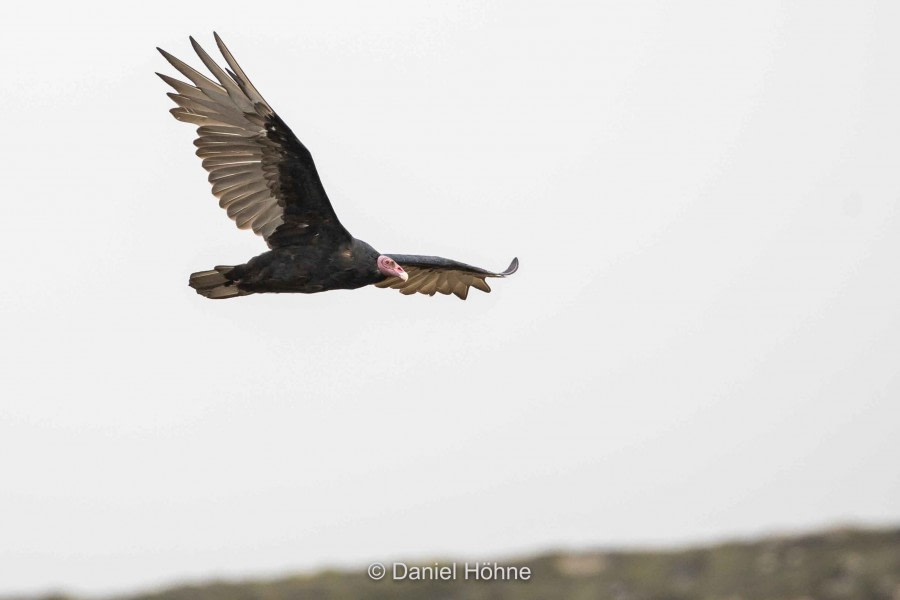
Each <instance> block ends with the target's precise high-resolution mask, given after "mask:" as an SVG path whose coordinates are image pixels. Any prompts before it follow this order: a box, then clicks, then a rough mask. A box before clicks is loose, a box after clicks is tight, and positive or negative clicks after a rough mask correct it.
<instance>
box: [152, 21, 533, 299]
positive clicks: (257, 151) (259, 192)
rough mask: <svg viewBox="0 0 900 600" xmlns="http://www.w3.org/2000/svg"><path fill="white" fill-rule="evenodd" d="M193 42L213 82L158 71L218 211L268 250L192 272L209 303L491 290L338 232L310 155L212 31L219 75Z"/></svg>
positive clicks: (458, 269) (436, 264)
mask: <svg viewBox="0 0 900 600" xmlns="http://www.w3.org/2000/svg"><path fill="white" fill-rule="evenodd" d="M191 43H192V44H193V46H194V49H195V50H196V51H197V54H198V55H199V57H200V59H201V60H202V61H203V63H204V64H205V65H206V66H207V67H208V68H209V69H210V71H211V72H212V73H213V75H214V76H215V77H216V79H217V80H218V83H217V82H215V81H212V80H211V79H208V78H207V77H205V76H204V75H202V74H200V73H199V72H197V71H195V70H194V69H192V68H191V67H189V66H188V65H186V64H185V63H183V62H181V61H180V60H178V59H177V58H175V57H174V56H172V55H170V54H168V53H166V52H165V51H163V50H160V52H162V54H163V56H165V58H166V59H167V60H168V61H169V62H170V63H171V64H172V65H173V66H174V67H175V68H176V69H178V70H179V71H180V72H181V73H182V74H183V75H184V76H185V77H187V78H188V79H189V80H191V82H192V83H193V84H194V85H190V84H187V83H185V82H182V81H179V80H177V79H173V78H171V77H168V76H165V75H160V77H162V79H163V80H164V81H166V83H168V84H169V85H171V86H172V87H173V88H174V89H175V90H176V92H177V93H175V94H169V96H170V97H171V98H172V99H173V100H174V101H175V102H176V103H177V104H178V108H175V109H172V114H173V115H174V116H175V118H176V119H178V120H180V121H187V122H190V123H194V124H196V125H199V127H198V129H197V133H198V136H199V137H198V138H197V140H196V141H195V142H194V144H195V145H196V146H197V147H198V150H197V155H198V156H199V157H200V158H202V159H203V167H204V168H205V169H206V170H207V171H209V181H210V183H211V184H212V191H213V194H214V195H215V196H217V197H218V198H219V205H220V206H221V207H222V208H225V209H226V210H227V212H228V216H229V217H231V218H232V219H234V220H235V222H236V223H237V225H238V227H240V228H252V229H253V231H254V232H256V233H258V234H259V235H261V236H263V238H264V239H265V240H266V242H267V243H268V245H269V248H270V250H269V251H268V252H264V253H263V254H260V255H259V256H256V257H255V258H252V259H251V260H249V261H248V262H247V263H245V264H242V265H236V266H218V267H216V268H215V269H212V270H209V271H200V272H198V273H193V274H192V275H191V278H190V282H189V283H190V285H191V287H193V288H194V289H195V290H197V292H198V293H199V294H201V295H203V296H206V297H207V298H216V299H220V298H234V297H238V296H246V295H248V294H255V293H266V292H275V293H283V292H293V293H305V294H310V293H315V292H322V291H328V290H337V289H356V288H360V287H364V286H367V285H373V284H374V285H376V286H377V287H392V288H396V289H399V290H400V292H401V293H403V294H412V293H415V292H419V293H423V294H428V295H434V294H435V293H442V294H451V293H452V294H455V295H456V296H458V297H459V298H462V299H465V298H466V296H467V294H468V289H469V287H470V286H471V287H477V288H478V289H480V290H482V291H485V292H489V291H490V287H489V286H488V285H487V283H486V282H485V278H487V277H505V276H507V275H511V274H512V273H514V272H515V271H516V269H517V267H518V260H517V259H513V262H512V263H510V266H509V268H507V269H506V271H503V272H501V273H492V272H490V271H486V270H484V269H479V268H477V267H472V266H470V265H466V264H463V263H460V262H456V261H452V260H449V259H445V258H440V257H436V256H420V255H404V254H381V253H379V252H378V251H376V250H375V249H374V248H373V247H372V246H370V245H369V244H367V243H366V242H363V241H361V240H358V239H356V238H354V237H353V236H352V235H350V233H349V232H348V231H347V230H346V229H344V227H343V225H341V223H340V221H339V220H338V218H337V215H336V214H335V212H334V209H333V208H332V206H331V203H330V202H329V200H328V197H327V195H326V194H325V189H324V187H323V186H322V182H321V180H320V179H319V176H318V173H317V171H316V167H315V164H314V163H313V160H312V155H311V154H310V153H309V151H308V150H307V149H306V147H305V146H304V145H303V144H302V143H301V142H300V140H299V139H297V137H296V136H295V135H294V134H293V133H292V132H291V130H290V128H288V126H287V125H286V124H285V123H284V122H283V121H282V120H281V118H280V117H279V116H278V115H277V114H275V112H274V111H273V110H272V108H271V107H270V106H269V104H268V103H267V102H266V101H265V100H264V99H263V98H262V96H261V95H260V94H259V92H258V91H257V90H256V88H255V87H254V86H253V84H251V83H250V80H249V79H248V78H247V76H246V74H244V72H243V70H242V69H241V68H240V66H238V64H237V62H236V61H235V60H234V57H233V56H232V55H231V53H230V52H229V51H228V49H227V48H226V47H225V45H224V44H223V43H222V40H221V39H220V38H219V36H218V35H216V43H217V44H218V46H219V49H220V50H221V52H222V55H223V56H224V58H225V61H226V62H227V64H228V67H229V71H228V72H225V71H223V70H222V69H221V68H220V67H219V66H218V65H217V64H216V63H215V62H214V61H213V60H212V59H211V58H210V57H209V55H207V54H206V52H205V51H204V50H203V49H202V48H201V47H200V46H199V44H197V43H196V42H195V41H194V40H193V38H191Z"/></svg>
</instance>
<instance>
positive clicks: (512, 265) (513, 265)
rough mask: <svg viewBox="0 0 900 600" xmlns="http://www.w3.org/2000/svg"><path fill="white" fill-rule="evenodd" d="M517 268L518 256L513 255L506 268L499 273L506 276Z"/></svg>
mask: <svg viewBox="0 0 900 600" xmlns="http://www.w3.org/2000/svg"><path fill="white" fill-rule="evenodd" d="M518 270H519V257H514V258H513V259H512V262H511V263H509V266H508V267H506V270H505V271H503V272H502V273H500V275H501V276H503V277H508V276H510V275H512V274H513V273H515V272H516V271H518Z"/></svg>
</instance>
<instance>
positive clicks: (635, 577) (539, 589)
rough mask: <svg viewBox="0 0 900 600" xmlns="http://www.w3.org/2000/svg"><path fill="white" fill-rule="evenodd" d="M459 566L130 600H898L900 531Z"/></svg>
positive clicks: (198, 589) (183, 589) (210, 586)
mask: <svg viewBox="0 0 900 600" xmlns="http://www.w3.org/2000/svg"><path fill="white" fill-rule="evenodd" d="M464 562H465V561H464V560H458V561H456V563H457V564H458V565H460V567H459V570H458V576H457V579H456V580H455V581H400V582H396V581H391V580H390V579H391V573H390V568H391V563H387V566H388V570H389V572H388V575H387V576H386V577H385V579H384V580H382V581H372V580H370V579H369V578H368V577H367V575H366V573H365V571H364V570H363V569H360V570H359V571H348V572H324V573H319V574H315V575H309V576H296V577H289V578H284V579H278V580H273V581H247V582H211V583H205V584H199V585H186V586H179V587H173V588H170V589H165V590H162V591H158V592H153V593H145V594H139V595H135V596H131V597H130V598H129V600H305V599H315V600H345V599H347V600H349V599H358V598H366V599H375V600H379V599H385V600H387V599H396V600H418V599H423V600H424V599H428V600H444V599H446V600H451V599H471V600H505V599H516V600H528V599H531V598H534V599H538V598H540V599H573V600H581V599H606V598H608V599H610V600H644V599H647V600H649V599H679V600H688V599H692V598H697V599H701V598H702V599H707V600H709V599H723V600H724V599H728V600H738V599H741V600H744V599H746V600H756V599H759V600H763V599H766V600H778V599H785V600H788V599H791V600H798V599H817V600H831V599H834V600H837V599H845V598H854V599H857V598H858V599H884V600H900V529H886V530H862V529H841V530H832V531H827V532H824V533H819V534H813V535H802V536H783V537H782V536H779V537H771V538H765V539H762V540H758V541H751V542H730V543H722V544H718V545H714V546H708V547H701V548H689V549H682V550H666V551H590V552H578V553H566V552H560V553H551V554H546V555H543V556H539V557H536V558H527V559H521V560H515V559H514V560H508V561H501V562H500V564H501V565H515V566H516V567H529V568H530V569H531V572H532V575H531V578H530V580H529V581H492V582H473V581H466V580H463V575H462V571H461V569H462V565H463V564H464ZM407 564H408V565H410V566H412V565H414V564H416V563H412V562H409V563H407ZM424 564H427V565H433V564H434V563H433V562H429V563H424ZM439 564H440V565H450V564H452V561H442V562H440V563H439ZM50 598H51V597H47V600H49V599H50ZM53 598H62V597H60V596H55V597H53ZM122 600H125V599H124V598H123V599H122Z"/></svg>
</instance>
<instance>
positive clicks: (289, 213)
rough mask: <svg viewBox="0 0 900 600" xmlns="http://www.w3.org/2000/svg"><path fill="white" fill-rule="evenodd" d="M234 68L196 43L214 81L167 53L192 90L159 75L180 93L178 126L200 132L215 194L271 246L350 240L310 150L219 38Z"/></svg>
mask: <svg viewBox="0 0 900 600" xmlns="http://www.w3.org/2000/svg"><path fill="white" fill-rule="evenodd" d="M215 38H216V44H218V46H219V50H220V51H221V52H222V56H223V57H224V58H225V62H226V63H227V64H228V67H229V69H228V71H225V70H223V69H222V68H221V67H220V66H219V65H217V64H216V63H215V61H213V59H212V58H210V56H209V55H208V54H207V53H206V52H205V51H204V50H203V48H201V47H200V45H199V44H198V43H197V42H196V41H195V40H194V38H191V44H192V45H193V47H194V50H195V51H196V52H197V55H198V56H199V57H200V60H202V61H203V64H205V65H206V67H207V68H208V69H209V70H210V72H212V74H213V76H214V77H215V78H216V79H217V80H218V82H216V81H212V80H211V79H209V78H207V77H205V76H204V75H203V74H201V73H199V72H197V71H195V70H194V69H192V68H191V67H189V66H188V65H187V64H185V63H183V62H181V61H180V60H178V59H177V58H175V57H174V56H172V55H171V54H169V53H168V52H166V51H165V50H162V49H159V48H157V49H158V50H159V51H160V52H161V53H162V55H163V56H164V57H165V58H166V60H168V61H169V63H171V64H172V66H173V67H175V68H176V69H178V70H179V71H180V72H181V74H182V75H184V76H185V77H186V78H187V79H188V80H190V81H191V83H193V85H190V84H188V83H185V82H183V81H180V80H178V79H173V78H172V77H168V76H166V75H162V74H160V73H157V75H159V76H160V77H161V78H162V79H163V81H165V82H166V83H168V84H169V85H171V86H172V87H173V88H174V89H175V92H176V93H170V94H169V97H170V98H172V100H174V101H175V103H176V104H177V105H178V108H173V109H172V110H171V112H172V115H174V117H175V118H176V119H178V120H179V121H187V122H188V123H193V124H195V125H199V127H198V128H197V139H196V140H195V141H194V145H195V146H197V156H199V157H200V158H202V159H203V168H204V169H206V170H207V171H209V182H210V183H211V184H212V191H213V194H214V195H215V196H216V197H217V198H219V206H221V207H222V208H224V209H225V210H226V211H227V212H228V216H229V217H231V218H232V219H233V220H234V221H235V222H236V223H237V226H238V227H240V228H241V229H247V228H252V229H253V231H254V232H255V233H258V234H259V235H261V236H262V237H263V239H265V240H266V242H267V243H268V244H269V247H271V248H275V247H277V246H282V245H287V244H302V243H305V241H306V240H311V239H313V237H314V236H315V235H316V234H318V235H319V236H321V237H323V238H325V239H326V240H327V239H332V240H335V241H340V240H345V239H350V234H349V233H348V232H347V230H346V229H344V227H343V226H342V225H341V223H340V221H338V218H337V215H336V214H335V213H334V209H333V208H332V207H331V203H330V202H329V201H328V196H327V195H326V194H325V188H324V187H323V186H322V181H321V180H320V179H319V174H318V173H317V172H316V166H315V164H314V163H313V159H312V155H311V154H310V153H309V150H307V149H306V147H305V146H304V145H303V144H302V143H301V142H300V140H299V139H297V137H296V136H295V135H294V134H293V133H292V132H291V130H290V129H289V128H288V126H287V125H285V124H284V121H282V120H281V118H280V117H279V116H278V115H277V114H275V111H274V110H272V107H271V106H269V103H268V102H266V101H265V100H264V99H263V97H262V96H261V95H260V93H259V92H258V91H257V89H256V88H255V87H254V86H253V84H252V83H250V79H248V78H247V75H246V74H245V73H244V71H243V69H241V67H240V66H239V65H238V64H237V62H236V61H235V60H234V57H233V56H232V55H231V52H229V51H228V48H226V47H225V44H224V43H222V39H221V38H220V37H219V36H218V34H215Z"/></svg>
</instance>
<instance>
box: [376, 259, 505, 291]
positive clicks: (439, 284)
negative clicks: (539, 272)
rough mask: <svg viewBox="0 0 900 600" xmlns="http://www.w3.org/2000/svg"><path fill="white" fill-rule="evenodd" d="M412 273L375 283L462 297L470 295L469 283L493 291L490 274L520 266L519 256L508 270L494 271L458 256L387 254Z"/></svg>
mask: <svg viewBox="0 0 900 600" xmlns="http://www.w3.org/2000/svg"><path fill="white" fill-rule="evenodd" d="M387 256H390V257H391V258H393V259H394V260H395V261H397V263H398V264H399V265H400V266H401V267H403V269H404V270H405V271H406V272H407V273H408V274H409V279H407V280H406V281H403V280H402V279H400V278H399V277H388V278H387V279H385V280H384V281H381V282H379V283H376V284H375V287H380V288H387V287H390V288H394V289H395V290H400V293H401V294H406V295H409V294H415V293H416V292H419V293H420V294H428V295H429V296H434V295H435V293H441V294H456V296H457V297H458V298H460V299H461V300H465V299H466V296H468V295H469V287H474V288H478V289H479V290H481V291H482V292H490V291H491V287H490V286H489V285H488V284H487V281H485V279H487V278H488V277H507V276H508V275H512V274H513V273H515V272H516V270H518V268H519V259H518V258H514V259H512V262H511V263H509V266H508V267H506V270H505V271H502V272H500V273H492V272H491V271H485V270H484V269H479V268H478V267H473V266H470V265H467V264H464V263H461V262H457V261H455V260H449V259H447V258H441V257H440V256H417V255H414V254H388V255H387Z"/></svg>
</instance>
